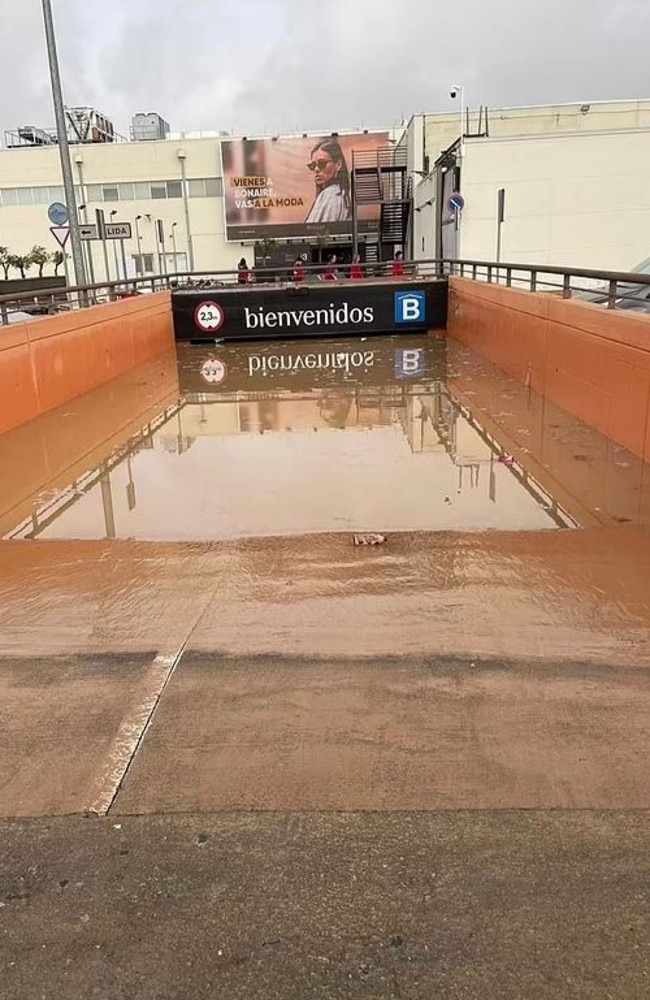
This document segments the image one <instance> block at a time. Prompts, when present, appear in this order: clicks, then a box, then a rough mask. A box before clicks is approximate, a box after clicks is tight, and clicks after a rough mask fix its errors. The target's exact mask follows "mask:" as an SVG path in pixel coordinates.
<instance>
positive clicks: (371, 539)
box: [354, 534, 388, 545]
mask: <svg viewBox="0 0 650 1000" xmlns="http://www.w3.org/2000/svg"><path fill="white" fill-rule="evenodd" d="M387 541H388V539H387V538H386V535H376V534H371V535H355V536H354V544H355V545H384V543H385V542H387Z"/></svg>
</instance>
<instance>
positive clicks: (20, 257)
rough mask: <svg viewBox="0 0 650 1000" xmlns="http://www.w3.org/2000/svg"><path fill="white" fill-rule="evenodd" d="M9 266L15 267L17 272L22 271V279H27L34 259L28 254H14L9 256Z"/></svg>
mask: <svg viewBox="0 0 650 1000" xmlns="http://www.w3.org/2000/svg"><path fill="white" fill-rule="evenodd" d="M9 266H10V267H13V268H14V269H15V270H16V271H20V276H21V278H25V277H26V274H25V272H26V271H29V269H30V267H31V266H32V258H31V257H30V255H29V254H28V253H26V254H16V253H12V254H10V255H9Z"/></svg>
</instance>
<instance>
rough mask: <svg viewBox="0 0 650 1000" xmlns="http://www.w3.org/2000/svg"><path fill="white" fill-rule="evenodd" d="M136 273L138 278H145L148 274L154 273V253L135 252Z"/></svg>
mask: <svg viewBox="0 0 650 1000" xmlns="http://www.w3.org/2000/svg"><path fill="white" fill-rule="evenodd" d="M133 263H134V265H135V274H136V277H137V278H143V277H144V276H145V275H147V274H153V254H152V253H135V254H133Z"/></svg>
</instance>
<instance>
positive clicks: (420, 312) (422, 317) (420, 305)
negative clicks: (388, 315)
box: [395, 292, 427, 325]
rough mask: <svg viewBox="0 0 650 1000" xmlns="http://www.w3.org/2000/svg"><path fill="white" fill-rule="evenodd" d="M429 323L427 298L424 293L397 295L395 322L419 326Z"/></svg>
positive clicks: (399, 293) (402, 293)
mask: <svg viewBox="0 0 650 1000" xmlns="http://www.w3.org/2000/svg"><path fill="white" fill-rule="evenodd" d="M426 321H427V298H426V295H425V293H424V292H397V293H396V294H395V322H396V323H397V324H398V325H401V324H403V323H410V324H418V323H426Z"/></svg>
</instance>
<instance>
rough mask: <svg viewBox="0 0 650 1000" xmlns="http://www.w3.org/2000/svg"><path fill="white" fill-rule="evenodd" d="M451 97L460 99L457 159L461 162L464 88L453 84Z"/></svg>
mask: <svg viewBox="0 0 650 1000" xmlns="http://www.w3.org/2000/svg"><path fill="white" fill-rule="evenodd" d="M451 96H452V97H460V146H459V147H458V158H459V159H460V160H462V158H463V156H464V155H465V88H464V87H463V86H461V85H460V84H458V83H455V84H454V86H453V87H452V88H451Z"/></svg>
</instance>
